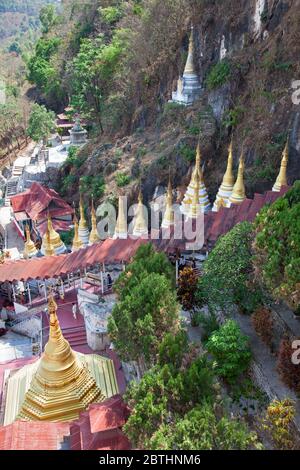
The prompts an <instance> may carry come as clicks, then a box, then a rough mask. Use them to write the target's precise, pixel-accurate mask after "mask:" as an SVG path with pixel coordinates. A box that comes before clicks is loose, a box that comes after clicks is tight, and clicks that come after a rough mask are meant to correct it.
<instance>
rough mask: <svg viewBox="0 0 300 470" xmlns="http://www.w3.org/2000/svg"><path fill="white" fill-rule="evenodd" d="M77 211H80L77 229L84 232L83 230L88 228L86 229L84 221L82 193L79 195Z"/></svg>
mask: <svg viewBox="0 0 300 470" xmlns="http://www.w3.org/2000/svg"><path fill="white" fill-rule="evenodd" d="M79 211H80V220H79V228H80V229H84V230H85V229H87V228H88V227H87V221H86V218H85V213H84V205H83V198H82V193H80V200H79Z"/></svg>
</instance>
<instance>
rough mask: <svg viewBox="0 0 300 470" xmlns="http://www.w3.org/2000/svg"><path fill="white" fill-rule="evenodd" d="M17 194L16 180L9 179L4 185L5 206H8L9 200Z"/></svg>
mask: <svg viewBox="0 0 300 470" xmlns="http://www.w3.org/2000/svg"><path fill="white" fill-rule="evenodd" d="M17 192H18V178H10V179H9V180H8V181H7V184H6V192H5V205H6V206H9V205H10V198H11V197H12V196H14V195H15V194H17Z"/></svg>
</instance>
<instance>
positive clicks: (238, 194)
mask: <svg viewBox="0 0 300 470" xmlns="http://www.w3.org/2000/svg"><path fill="white" fill-rule="evenodd" d="M244 170H245V158H244V154H243V153H242V155H241V158H240V163H239V169H238V176H237V180H236V182H235V185H234V187H233V190H232V194H231V196H230V199H229V202H230V203H231V204H242V202H243V201H244V200H245V199H246V190H245V183H244Z"/></svg>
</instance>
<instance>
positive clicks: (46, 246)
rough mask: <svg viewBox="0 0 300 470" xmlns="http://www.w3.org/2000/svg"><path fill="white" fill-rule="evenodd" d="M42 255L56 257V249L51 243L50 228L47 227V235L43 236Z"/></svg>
mask: <svg viewBox="0 0 300 470" xmlns="http://www.w3.org/2000/svg"><path fill="white" fill-rule="evenodd" d="M41 253H42V254H43V255H44V256H53V255H55V250H54V247H53V246H52V243H51V237H50V232H49V227H47V230H46V233H45V235H44V236H43V242H42V247H41Z"/></svg>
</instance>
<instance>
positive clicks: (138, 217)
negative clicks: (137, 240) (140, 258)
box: [132, 190, 148, 237]
mask: <svg viewBox="0 0 300 470" xmlns="http://www.w3.org/2000/svg"><path fill="white" fill-rule="evenodd" d="M132 234H133V236H135V237H144V236H146V235H148V223H147V221H146V217H145V208H144V204H143V196H142V191H141V190H140V192H139V196H138V206H137V210H136V214H135V218H134V225H133V233H132Z"/></svg>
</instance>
